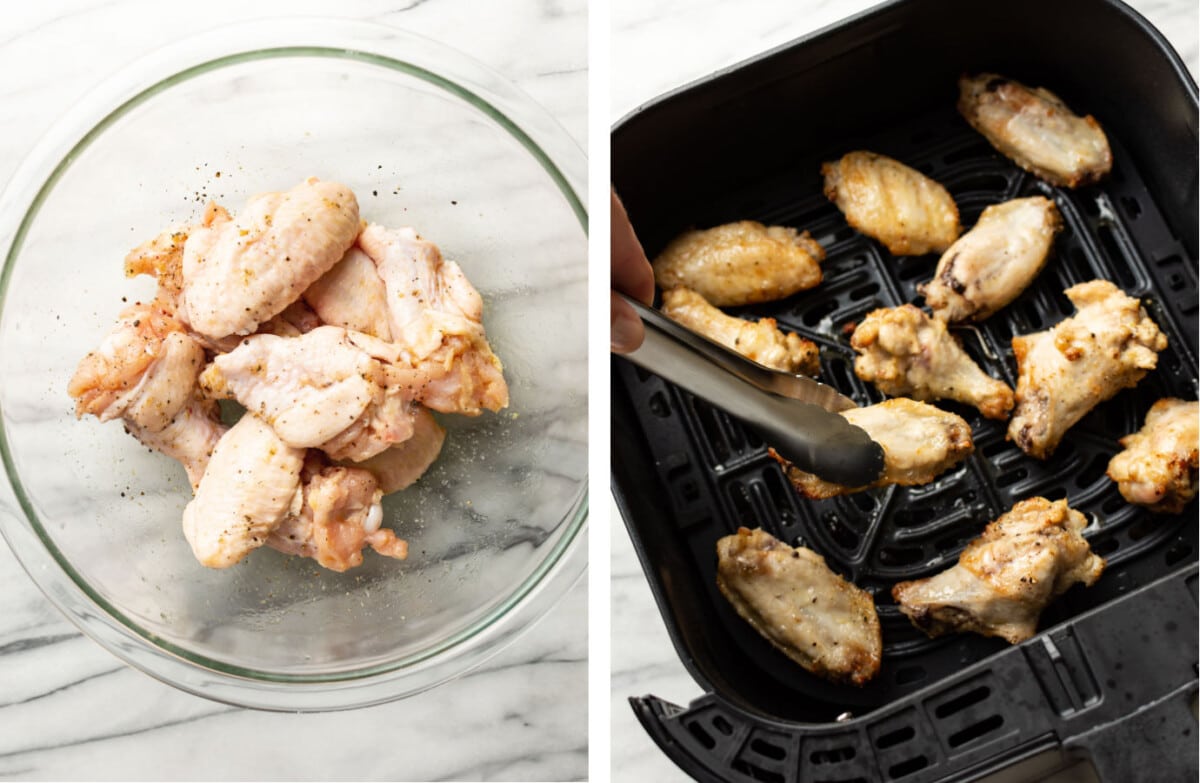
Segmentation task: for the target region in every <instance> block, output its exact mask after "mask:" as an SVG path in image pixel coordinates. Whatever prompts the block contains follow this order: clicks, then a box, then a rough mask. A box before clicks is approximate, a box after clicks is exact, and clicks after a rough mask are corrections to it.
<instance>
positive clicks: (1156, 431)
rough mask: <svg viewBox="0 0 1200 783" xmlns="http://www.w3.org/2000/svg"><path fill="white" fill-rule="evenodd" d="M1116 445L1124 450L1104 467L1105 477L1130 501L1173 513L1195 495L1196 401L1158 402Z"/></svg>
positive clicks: (1199, 453)
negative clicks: (1130, 432)
mask: <svg viewBox="0 0 1200 783" xmlns="http://www.w3.org/2000/svg"><path fill="white" fill-rule="evenodd" d="M1120 443H1121V445H1122V446H1124V447H1125V450H1124V451H1122V452H1120V453H1119V454H1117V455H1116V456H1114V457H1113V458H1112V461H1110V462H1109V463H1108V477H1109V478H1110V479H1112V480H1113V481H1115V482H1117V487H1118V489H1120V490H1121V495H1122V496H1124V498H1125V499H1126V500H1128V501H1129V502H1130V503H1134V504H1136V505H1139V506H1146V507H1147V508H1149V509H1150V510H1151V511H1158V512H1162V513H1165V514H1178V513H1180V512H1182V511H1183V509H1184V506H1186V505H1187V504H1188V503H1190V502H1191V501H1192V498H1194V497H1196V483H1197V469H1198V468H1200V402H1196V401H1195V400H1192V401H1191V402H1185V401H1184V400H1178V399H1174V398H1166V399H1162V400H1159V401H1158V402H1156V403H1154V404H1153V405H1152V406H1150V410H1149V412H1148V413H1147V414H1146V423H1145V425H1144V426H1143V427H1142V428H1141V429H1140V430H1138V431H1137V432H1135V433H1133V434H1132V435H1126V436H1125V437H1123V438H1121V441H1120Z"/></svg>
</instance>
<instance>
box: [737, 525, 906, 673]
mask: <svg viewBox="0 0 1200 783" xmlns="http://www.w3.org/2000/svg"><path fill="white" fill-rule="evenodd" d="M717 587H718V588H720V590H721V593H722V594H723V595H724V596H725V597H726V598H727V599H729V603H731V604H733V608H734V609H736V610H737V613H738V614H739V615H741V617H742V619H744V620H745V621H746V622H748V623H750V625H751V626H752V627H753V628H754V630H756V631H758V632H759V634H761V635H762V636H763V637H765V638H766V639H767V641H769V642H770V643H771V644H772V645H774V646H775V647H776V648H777V649H778V650H779V651H780V652H782V653H783V654H784V655H786V656H788V657H789V658H791V659H792V660H793V661H795V662H796V663H798V664H800V665H801V666H803V667H804V668H805V669H807V670H808V671H810V672H812V673H813V674H816V675H818V676H820V677H824V678H825V679H827V680H832V681H834V682H848V683H853V684H855V685H863V684H864V683H866V682H867V681H868V680H870V679H871V678H872V677H874V676H875V675H876V674H877V673H878V672H879V662H880V658H881V656H882V653H883V640H882V637H881V634H880V629H879V617H878V615H877V614H876V613H875V601H874V599H872V598H871V594H870V593H868V592H866V591H865V590H860V589H859V588H857V587H855V586H854V585H853V584H851V583H850V582H847V581H846V580H845V579H843V578H841V577H840V576H838V575H837V574H835V573H834V572H833V571H832V570H830V568H829V566H827V565H826V564H825V560H824V558H822V557H821V556H820V555H818V554H817V553H816V552H813V551H812V550H811V549H805V548H803V547H800V548H796V549H793V548H792V547H790V546H788V545H787V544H785V543H783V542H782V541H779V540H778V539H776V538H774V537H773V536H771V535H770V534H769V533H766V532H764V531H762V530H748V529H746V528H744V527H743V528H739V529H738V532H737V533H736V534H734V535H731V536H725V537H724V538H722V539H720V540H719V541H718V542H717Z"/></svg>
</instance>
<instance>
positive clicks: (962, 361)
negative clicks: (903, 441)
mask: <svg viewBox="0 0 1200 783" xmlns="http://www.w3.org/2000/svg"><path fill="white" fill-rule="evenodd" d="M850 345H851V346H852V347H853V348H854V350H856V351H858V353H859V356H858V358H857V359H855V360H854V372H855V374H856V375H858V377H859V378H862V379H863V380H864V381H870V382H871V383H874V384H875V386H876V388H878V389H879V390H880V391H881V392H883V393H884V394H887V395H888V396H891V397H911V398H912V399H914V400H922V401H929V400H942V399H946V400H955V401H957V402H961V403H963V404H964V405H971V406H973V407H975V408H978V409H979V411H980V413H982V414H983V415H984V416H987V417H988V418H991V419H1005V418H1008V412H1009V411H1011V410H1012V407H1013V393H1012V389H1010V388H1008V386H1007V385H1005V384H1004V382H1003V381H998V380H996V379H995V378H992V377H991V376H989V375H988V374H987V373H985V372H984V371H983V370H981V369H979V365H977V364H975V362H974V361H972V360H971V357H970V356H967V353H966V351H964V350H963V349H962V347H961V346H960V345H959V344H958V340H956V339H955V338H954V337H953V336H952V335H951V334H950V332H949V331H947V329H946V325H945V324H944V323H942V322H941V321H939V320H937V319H935V318H930V317H929V316H927V315H926V314H925V312H924V311H923V310H921V309H920V308H919V307H914V306H913V305H910V304H906V305H901V306H899V307H889V308H882V309H879V310H874V311H872V312H871V313H869V314H868V315H867V317H866V318H864V319H863V321H862V323H860V324H859V325H858V328H856V329H855V330H854V334H853V335H851V337H850Z"/></svg>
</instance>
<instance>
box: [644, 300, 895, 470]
mask: <svg viewBox="0 0 1200 783" xmlns="http://www.w3.org/2000/svg"><path fill="white" fill-rule="evenodd" d="M625 301H627V302H629V304H630V305H632V306H633V308H634V310H636V311H637V314H638V315H639V316H640V317H641V319H642V323H644V324H645V327H646V339H645V340H644V341H643V343H642V345H641V347H639V348H638V349H637V350H636V351H634V352H633V353H630V354H626V355H625V358H627V359H629V360H630V361H632V362H633V363H635V364H637V365H639V366H640V367H642V368H643V369H645V370H648V371H649V372H652V373H654V374H655V375H657V376H659V377H661V378H663V379H665V380H668V381H670V382H671V383H674V384H675V385H677V386H680V387H682V388H684V389H687V390H688V391H689V392H691V393H692V394H695V395H696V396H698V397H701V398H702V399H704V400H707V401H708V402H710V403H712V404H713V405H716V406H717V407H719V408H722V409H724V410H725V411H727V412H728V413H729V414H731V415H733V416H736V417H737V418H738V419H740V420H741V421H742V422H743V423H744V424H745V425H746V426H748V427H750V428H751V429H753V430H755V431H756V432H757V433H758V434H759V435H760V436H761V437H762V439H763V441H764V442H765V443H767V444H768V445H769V446H771V447H772V448H774V449H775V451H776V452H777V453H778V454H779V455H780V456H781V457H783V458H784V459H786V460H788V461H789V462H791V463H793V464H794V465H795V466H796V467H798V468H800V469H801V470H803V471H806V472H808V473H812V474H815V475H816V476H819V477H820V478H823V479H825V480H826V481H831V482H834V483H836V484H842V485H844V486H848V487H862V486H866V485H868V484H871V483H872V482H874V481H875V480H876V479H878V478H879V476H880V475H881V474H882V473H883V448H882V447H881V446H880V445H879V444H878V443H876V442H875V441H873V440H871V438H870V436H869V435H867V433H866V432H865V431H864V430H863V429H861V428H860V427H856V426H854V425H853V424H851V423H850V422H848V421H846V419H844V418H843V417H841V416H838V415H837V413H838V412H839V411H844V410H848V409H850V408H855V407H857V406H856V405H855V403H854V401H853V400H851V399H850V398H849V397H846V396H843V395H842V394H840V393H838V391H837V390H836V389H834V388H833V387H832V386H826V385H825V384H823V383H818V382H817V381H814V380H812V379H811V378H805V377H804V376H802V375H792V374H790V373H786V372H780V371H779V370H772V369H770V368H768V367H764V366H762V365H761V364H758V363H756V362H753V361H751V360H749V359H747V358H745V357H744V356H742V355H741V354H739V353H735V352H733V351H731V350H729V349H728V348H726V347H725V346H723V345H719V344H717V343H715V342H713V341H711V340H709V339H707V338H705V337H702V336H701V335H699V334H696V333H695V332H693V331H691V330H690V329H688V328H686V327H684V326H682V325H680V324H678V323H676V322H675V321H672V320H671V319H670V318H668V317H666V316H665V315H663V314H662V313H660V312H659V311H657V310H654V309H652V308H649V307H646V306H645V305H644V304H642V303H641V302H638V301H636V300H634V299H631V298H630V297H627V296H626V297H625Z"/></svg>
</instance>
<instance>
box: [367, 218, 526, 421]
mask: <svg viewBox="0 0 1200 783" xmlns="http://www.w3.org/2000/svg"><path fill="white" fill-rule="evenodd" d="M358 241H359V245H360V246H361V247H362V249H363V250H365V251H366V253H367V255H369V256H370V257H371V260H372V261H374V262H375V266H376V269H377V270H378V272H379V277H380V278H381V279H382V280H383V283H384V288H385V290H386V292H387V307H388V321H389V324H388V326H389V330H390V331H391V342H392V343H393V344H394V345H395V346H396V347H397V349H398V350H399V351H400V354H401V358H400V359H398V360H397V361H395V362H393V364H394V367H393V371H392V381H391V382H392V383H394V384H398V385H399V386H400V387H402V389H403V391H402V396H404V397H405V399H415V400H417V401H418V402H421V403H424V404H425V405H427V406H429V407H430V408H433V409H434V410H436V411H441V412H442V413H462V414H466V415H468V416H474V415H478V414H479V413H481V412H482V411H483V409H485V408H486V409H487V410H490V411H498V410H500V409H501V408H504V407H506V406H507V405H508V384H507V383H506V382H505V380H504V375H503V367H502V366H501V364H500V360H499V359H498V358H497V357H496V355H495V354H494V353H492V349H491V346H490V345H489V344H488V341H487V335H485V334H484V331H483V299H482V297H480V296H479V292H478V291H476V290H475V288H474V286H472V285H471V283H470V281H469V280H467V277H466V275H464V274H463V271H462V269H461V268H459V266H458V264H456V263H454V262H453V261H446V260H444V259H443V258H442V254H441V251H439V250H438V247H437V245H435V244H433V243H432V242H427V241H425V240H424V239H422V238H421V237H420V236H418V235H417V232H416V231H414V230H413V229H411V228H402V229H399V230H395V231H393V230H391V229H387V228H384V227H383V226H378V225H375V224H373V223H372V224H369V225H368V226H367V227H366V228H364V229H363V231H362V234H361V235H360V236H359V240H358Z"/></svg>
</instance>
